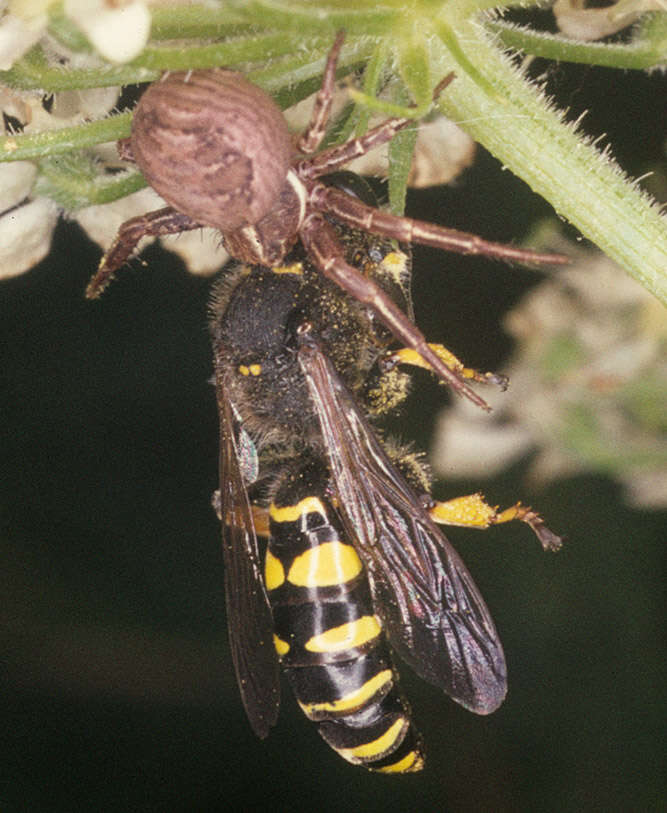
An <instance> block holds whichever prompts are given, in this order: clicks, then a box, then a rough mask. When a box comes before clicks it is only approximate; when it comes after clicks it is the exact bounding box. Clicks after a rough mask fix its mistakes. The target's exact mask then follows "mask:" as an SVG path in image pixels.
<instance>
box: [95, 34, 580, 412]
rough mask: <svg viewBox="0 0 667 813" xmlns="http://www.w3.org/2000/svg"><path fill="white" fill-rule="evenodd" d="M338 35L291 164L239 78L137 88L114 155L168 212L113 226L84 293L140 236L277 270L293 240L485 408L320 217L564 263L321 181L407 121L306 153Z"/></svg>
mask: <svg viewBox="0 0 667 813" xmlns="http://www.w3.org/2000/svg"><path fill="white" fill-rule="evenodd" d="M343 38H344V35H343V33H339V34H338V36H337V37H336V40H335V42H334V45H333V47H332V49H331V51H330V53H329V56H328V59H327V62H326V67H325V71H324V77H323V81H322V86H321V88H320V90H319V92H318V94H317V96H316V100H315V106H314V110H313V113H312V117H311V120H310V123H309V124H308V126H307V128H306V129H305V131H304V132H303V133H302V134H301V136H300V137H298V139H297V140H296V155H295V154H294V151H293V146H292V140H291V137H290V134H289V131H288V129H287V124H286V122H285V119H284V117H283V115H282V113H281V111H280V110H279V108H278V107H277V106H276V105H275V103H274V102H273V100H272V99H271V98H270V97H269V96H268V95H267V94H266V93H264V91H262V90H261V89H260V88H258V87H257V86H256V85H253V84H252V83H251V82H249V81H248V80H247V79H245V78H244V77H243V76H242V75H241V74H239V73H236V72H233V71H228V70H224V69H214V70H205V71H189V72H187V73H170V74H166V75H165V76H164V77H163V79H162V80H161V81H158V82H155V83H154V84H153V85H151V86H150V87H149V88H148V89H147V91H146V92H145V93H144V95H143V96H142V97H141V99H140V101H139V103H138V105H137V109H136V111H135V115H134V119H133V123H132V134H131V136H130V138H129V139H126V140H124V141H122V142H120V143H119V151H120V154H121V157H122V158H125V159H127V160H133V161H135V162H136V163H137V164H138V166H139V168H140V169H141V171H142V172H143V174H144V176H145V177H146V179H147V181H148V183H149V184H150V185H151V186H152V187H153V188H154V189H155V190H156V191H157V192H158V193H159V194H160V195H161V196H162V197H163V198H164V199H165V201H166V202H167V203H168V204H169V205H168V206H167V207H166V208H163V209H159V210H157V211H154V212H149V213H148V214H145V215H142V216H139V217H134V218H132V219H130V220H128V221H127V222H125V223H124V224H123V225H122V226H121V227H120V229H119V232H118V235H117V236H116V239H115V241H114V243H113V244H112V246H111V247H110V249H109V251H108V252H107V253H106V254H105V255H104V257H103V258H102V260H101V262H100V265H99V268H98V270H97V273H96V274H95V275H94V276H93V278H92V279H91V281H90V283H89V285H88V288H87V290H86V296H87V297H88V298H91V299H92V298H95V297H97V296H99V294H100V293H101V292H102V290H103V289H104V287H105V286H106V285H107V283H108V282H109V280H110V278H111V277H112V275H113V274H114V272H115V271H117V270H118V269H119V268H120V267H121V266H122V265H123V264H124V263H125V262H126V261H127V260H128V258H129V257H130V255H131V254H132V253H133V251H134V250H135V248H136V246H137V244H138V242H139V240H140V239H141V238H142V237H145V236H153V237H156V236H162V235H167V234H174V233H178V232H182V231H188V230H192V229H198V228H200V227H202V226H213V227H214V228H217V229H219V230H220V232H221V234H222V242H223V244H224V246H225V248H226V249H227V251H228V252H229V253H230V255H231V256H232V257H234V258H235V259H237V260H240V261H242V262H245V263H249V264H251V265H266V266H275V265H278V264H280V263H281V262H282V260H283V259H284V257H285V255H286V254H287V252H288V251H289V250H290V249H291V248H292V246H293V245H294V244H295V243H296V241H297V240H300V241H301V243H302V244H303V247H304V249H305V251H306V253H307V255H308V257H309V258H310V259H311V260H312V262H313V263H314V264H315V266H316V267H317V268H319V270H320V271H321V272H322V274H324V275H325V276H326V277H328V278H329V279H331V280H332V281H334V282H335V283H337V284H338V285H339V286H340V287H341V288H343V290H345V291H346V292H347V293H348V294H349V295H350V296H352V297H353V298H354V299H356V300H358V301H359V302H360V303H362V304H363V305H365V306H367V307H369V308H371V309H372V310H373V311H374V312H375V313H376V315H377V316H378V318H379V319H380V320H381V321H382V322H383V323H384V324H385V326H386V327H387V328H388V329H389V330H390V331H391V332H392V333H393V335H394V337H395V338H396V339H397V340H398V341H400V342H402V343H403V344H405V345H406V346H407V347H409V348H411V349H412V350H414V351H415V352H416V353H417V354H419V356H420V357H421V358H422V359H423V360H424V362H426V364H427V365H428V366H429V367H430V368H431V369H432V370H433V371H434V372H435V373H436V374H437V375H438V376H439V377H440V378H441V379H442V380H443V381H445V382H447V383H448V384H449V385H450V386H451V387H452V388H453V389H454V390H455V391H456V392H458V393H459V394H462V395H465V396H466V397H468V398H469V399H470V400H471V401H473V402H474V403H475V404H477V405H479V406H481V407H483V408H485V409H488V406H487V404H486V402H485V401H484V400H483V399H482V398H481V397H480V396H479V395H477V393H475V392H474V390H472V389H471V388H470V387H469V386H468V385H467V384H466V383H465V382H464V380H463V378H462V377H461V376H460V374H459V373H458V372H456V371H455V370H453V369H451V368H450V367H449V366H447V363H446V361H445V360H443V358H442V356H441V355H438V354H437V353H436V352H435V351H434V350H433V348H432V347H430V346H429V345H428V344H427V342H426V339H425V338H424V336H423V334H422V333H421V331H420V330H419V329H418V328H417V327H416V325H414V324H413V323H412V322H411V321H410V319H409V318H408V316H406V314H404V313H403V312H402V311H401V310H400V308H399V307H398V306H397V305H396V304H394V303H393V302H392V301H391V299H390V298H389V297H388V296H387V294H386V293H384V292H383V291H382V290H381V289H380V288H379V287H378V286H377V285H376V284H375V283H374V282H373V281H372V280H370V279H367V278H366V277H364V275H363V274H361V273H360V272H359V271H358V270H356V269H355V268H353V267H352V266H351V265H349V264H348V263H347V262H346V261H345V259H344V256H343V250H342V247H341V245H340V243H339V241H338V238H337V236H336V232H335V230H334V228H333V226H332V225H331V224H330V223H329V222H328V220H327V219H326V217H325V216H326V215H330V216H333V217H334V218H335V219H336V220H338V221H340V222H342V223H346V224H349V225H350V226H353V227H355V228H358V229H361V230H363V231H367V232H371V233H373V234H377V235H382V236H385V237H390V238H394V239H396V240H399V241H401V242H405V243H420V244H423V245H428V246H433V247H435V248H440V249H443V250H445V251H454V252H457V253H460V254H481V255H485V256H488V257H495V258H500V259H505V260H510V261H517V262H521V263H527V264H532V265H542V264H563V263H567V262H568V258H567V257H564V256H563V255H561V254H544V253H540V252H537V251H530V250H524V249H519V248H515V247H513V246H509V245H505V244H502V243H493V242H489V241H487V240H484V239H482V238H481V237H478V236H476V235H474V234H468V233H466V232H461V231H457V230H455V229H448V228H444V227H442V226H436V225H434V224H432V223H427V222H424V221H421V220H413V219H411V218H407V217H399V216H397V215H392V214H389V213H388V212H384V211H381V210H379V209H376V208H373V207H372V206H368V205H366V204H365V203H363V202H362V201H361V200H359V199H358V198H356V197H354V196H353V195H351V194H349V193H348V192H345V191H343V190H342V189H337V188H335V187H330V186H326V185H325V184H324V183H322V182H321V181H319V180H318V179H319V178H321V177H322V176H324V175H327V174H329V173H332V172H334V171H336V170H338V169H340V168H341V167H343V166H344V165H345V164H347V163H349V162H350V161H351V160H352V159H354V158H356V157H358V156H360V155H364V154H365V153H367V152H368V151H369V150H371V149H373V148H374V147H377V146H379V145H381V144H384V143H386V142H388V141H390V140H391V139H392V138H393V136H394V135H395V134H396V133H397V132H398V131H399V130H401V129H403V128H404V127H406V126H407V125H408V124H409V123H410V122H411V121H412V120H411V119H406V118H389V119H387V120H386V121H384V122H383V123H382V124H380V125H378V126H377V127H374V128H372V129H371V130H369V131H368V132H367V133H366V134H365V135H363V136H361V137H359V138H355V139H353V140H351V141H348V142H346V143H344V144H341V145H339V146H335V147H331V148H329V149H325V150H322V151H321V152H319V153H317V152H316V151H317V150H318V148H319V147H320V145H321V143H322V140H323V138H324V134H325V131H326V126H327V123H328V120H329V116H330V113H331V103H332V98H333V92H334V86H335V72H336V65H337V61H338V56H339V53H340V49H341V46H342V44H343ZM452 79H453V75H450V76H448V77H447V78H446V79H445V80H443V82H441V83H440V84H439V85H438V87H437V88H436V91H435V94H434V97H437V95H438V94H439V93H440V92H441V91H442V89H443V88H444V87H445V85H446V84H448V83H449V82H450V81H451V80H452ZM304 156H309V157H304Z"/></svg>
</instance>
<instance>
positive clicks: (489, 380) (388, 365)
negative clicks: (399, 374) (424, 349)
mask: <svg viewBox="0 0 667 813" xmlns="http://www.w3.org/2000/svg"><path fill="white" fill-rule="evenodd" d="M429 347H430V348H431V349H432V350H433V351H434V352H435V353H436V355H437V356H438V357H439V358H440V359H442V361H444V362H445V364H446V365H447V366H448V367H449V369H450V370H452V372H454V373H456V374H457V375H459V376H461V378H466V379H468V380H469V381H477V382H478V383H480V384H496V385H497V386H499V387H500V389H501V390H503V391H504V390H506V389H507V387H508V384H509V379H508V378H507V376H504V375H500V374H499V373H480V372H478V371H477V370H473V369H472V367H465V366H464V364H463V362H462V361H460V360H459V359H458V358H457V357H456V356H455V355H454V354H453V353H452V352H451V351H450V350H448V349H447V348H446V347H445V346H444V345H442V344H431V343H430V342H429ZM397 364H409V365H411V366H412V367H422V368H423V369H424V370H431V371H433V368H432V367H431V365H430V364H429V363H428V362H427V361H425V360H424V358H423V357H422V356H421V355H420V354H419V353H418V352H417V351H416V350H413V349H412V348H411V347H403V348H401V349H400V350H394V351H391V352H389V353H387V355H386V356H385V357H384V358H383V359H382V369H383V370H387V371H388V370H392V369H393V368H394V366H395V365H397Z"/></svg>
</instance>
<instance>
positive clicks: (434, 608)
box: [299, 331, 507, 714]
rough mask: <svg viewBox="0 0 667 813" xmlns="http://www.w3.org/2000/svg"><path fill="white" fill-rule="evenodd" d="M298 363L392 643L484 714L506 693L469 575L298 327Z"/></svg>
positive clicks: (490, 628) (498, 656)
mask: <svg viewBox="0 0 667 813" xmlns="http://www.w3.org/2000/svg"><path fill="white" fill-rule="evenodd" d="M299 362H300V364H301V368H302V370H303V373H304V375H305V377H306V380H307V383H308V387H309V391H310V396H311V400H312V404H313V407H314V409H315V412H316V414H317V417H318V419H319V423H320V427H321V431H322V436H323V440H324V445H325V448H326V454H327V459H328V463H329V467H330V469H331V475H332V480H333V484H334V487H335V492H336V498H337V501H338V510H339V512H340V515H341V519H342V521H343V523H344V525H345V528H346V531H347V533H348V534H350V538H351V539H354V540H355V546H356V548H357V551H358V553H359V555H360V557H361V558H362V560H363V562H364V565H365V567H366V571H367V573H368V577H369V580H370V583H371V589H372V591H373V597H374V601H375V607H376V612H377V613H378V615H379V616H380V617H381V619H382V621H383V624H384V626H385V629H386V631H387V633H388V635H389V639H390V641H391V644H392V646H393V647H394V648H395V649H396V651H397V652H398V653H399V655H400V656H401V657H402V658H403V660H405V661H406V662H407V663H408V664H409V665H410V666H411V667H412V668H413V669H414V670H415V672H417V674H419V675H421V677H423V678H424V679H425V680H428V681H429V682H431V683H434V684H435V685H436V686H439V687H441V688H442V689H444V691H445V692H447V694H449V695H450V696H451V697H452V698H453V699H454V700H456V701H457V702H459V703H461V704H462V705H463V706H465V707H466V708H468V709H470V710H471V711H474V712H477V713H478V714H488V713H489V712H491V711H494V710H495V709H496V708H497V707H498V706H499V705H500V704H501V703H502V701H503V699H504V697H505V694H506V691H507V680H506V668H505V657H504V654H503V650H502V645H501V643H500V641H499V639H498V634H497V632H496V629H495V626H494V624H493V621H492V619H491V616H490V614H489V611H488V609H487V607H486V604H485V603H484V599H483V598H482V596H481V595H480V593H479V590H478V589H477V587H476V586H475V583H474V582H473V580H472V577H471V576H470V574H469V573H468V570H467V569H466V567H465V565H464V564H463V562H462V561H461V559H460V557H459V556H458V554H457V553H456V551H455V550H454V549H453V548H452V546H451V544H450V543H449V542H448V541H447V539H446V538H445V536H444V534H443V533H442V532H441V531H440V529H439V528H438V527H437V526H436V525H435V523H434V522H433V521H432V520H431V518H430V516H429V515H428V513H427V511H426V510H425V508H424V507H423V505H422V504H421V502H420V500H419V499H418V497H417V496H416V495H415V494H414V492H413V491H412V489H411V487H410V486H409V485H408V484H407V482H406V481H405V479H404V477H403V476H402V475H401V473H400V472H399V471H398V470H397V469H396V467H395V466H394V465H393V463H392V462H391V461H390V459H389V458H388V456H387V454H386V452H385V451H384V449H383V447H382V445H381V444H380V442H379V441H378V439H377V437H376V436H375V433H374V431H373V429H372V428H371V427H370V425H369V424H368V422H367V420H366V418H365V417H364V415H363V414H362V413H361V411H360V409H359V407H358V406H357V404H356V402H355V400H354V398H353V397H352V395H351V394H350V393H349V392H348V390H347V389H346V387H345V385H344V384H343V382H342V381H341V379H340V377H339V376H338V374H337V373H336V371H335V369H334V367H333V365H332V364H331V362H330V361H329V359H328V358H327V357H326V355H325V354H324V353H323V352H322V351H321V349H320V348H319V346H318V344H317V341H316V340H315V339H314V338H313V337H312V336H311V335H310V334H309V333H307V332H305V331H302V333H301V334H300V349H299Z"/></svg>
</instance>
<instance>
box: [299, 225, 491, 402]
mask: <svg viewBox="0 0 667 813" xmlns="http://www.w3.org/2000/svg"><path fill="white" fill-rule="evenodd" d="M299 236H300V237H301V241H302V243H303V245H304V248H305V249H306V252H307V253H308V255H309V256H310V257H311V258H312V259H313V261H314V262H315V264H316V265H317V267H318V268H319V269H320V271H321V272H322V273H323V274H324V276H325V277H327V278H328V279H330V280H332V281H333V282H335V283H336V284H337V285H339V286H340V287H341V288H342V289H343V290H344V291H346V292H347V293H348V294H350V296H352V297H354V299H356V300H358V301H359V302H361V303H362V304H364V305H367V306H368V307H370V308H372V310H373V311H375V313H376V314H377V316H378V317H379V319H380V320H381V321H382V322H383V324H384V325H385V326H386V327H387V328H388V329H389V330H390V331H391V332H392V333H393V335H394V336H395V338H396V339H398V340H399V341H401V342H403V343H405V344H406V345H407V346H408V347H411V348H412V349H413V350H415V351H416V352H417V353H418V354H419V355H420V356H421V357H422V358H423V359H424V361H426V362H427V363H428V364H429V365H430V366H431V367H432V369H433V370H434V371H435V373H436V374H437V375H438V376H439V377H440V378H441V379H442V380H443V381H445V382H446V383H447V384H449V385H450V386H451V387H452V389H453V390H454V391H455V392H457V393H459V394H460V395H465V396H466V397H467V398H469V399H470V400H471V401H472V402H473V403H474V404H476V405H477V406H480V407H482V409H485V410H487V411H488V410H490V407H489V405H488V404H487V403H486V401H485V400H484V399H483V398H480V396H479V395H477V393H476V392H475V391H474V390H472V389H471V388H470V387H469V386H468V385H467V384H466V383H465V382H464V381H463V380H462V378H461V377H460V375H458V374H457V373H456V372H454V371H453V370H451V369H450V368H449V367H448V366H447V364H446V363H445V362H444V361H443V359H442V358H441V357H440V356H439V355H438V354H437V353H436V352H435V350H433V348H432V347H431V346H430V345H429V344H428V343H427V341H426V339H425V338H424V335H423V333H422V332H421V331H420V330H419V328H418V327H417V326H416V325H415V324H413V323H412V322H411V321H410V319H409V318H408V317H407V316H406V315H405V314H404V313H403V311H402V310H401V309H400V308H399V307H398V306H397V305H396V304H395V303H394V302H393V301H392V300H391V299H390V298H389V296H387V294H386V293H385V292H384V291H383V290H382V289H381V288H379V287H378V286H377V285H376V284H375V283H374V282H373V281H372V280H370V279H368V278H366V277H365V276H364V275H363V274H361V273H359V271H357V269H356V268H354V267H353V266H351V265H348V263H347V262H346V261H345V259H344V256H343V250H342V247H341V245H340V243H339V241H338V237H337V236H336V232H335V231H334V229H333V227H332V226H331V224H330V223H329V222H328V221H327V220H325V218H324V217H322V215H319V214H311V215H309V216H308V217H307V218H306V220H305V221H304V224H303V226H302V227H301V231H300V235H299Z"/></svg>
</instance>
